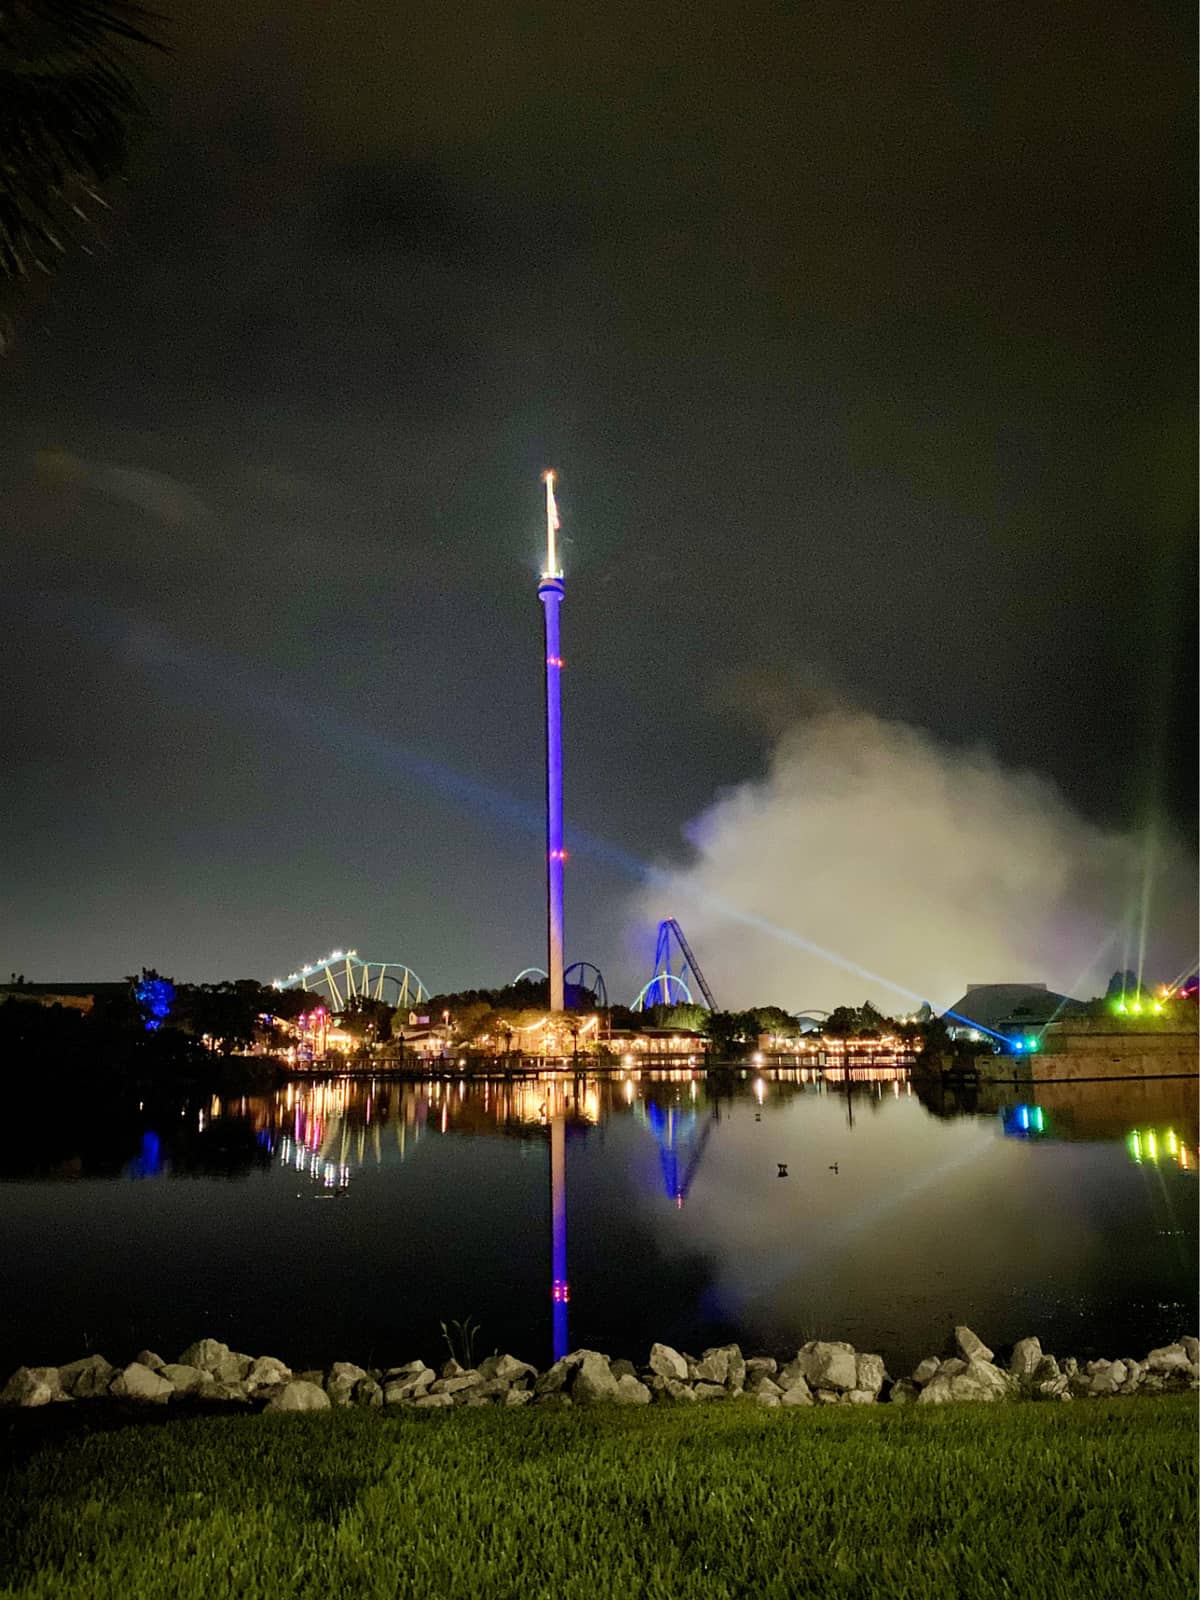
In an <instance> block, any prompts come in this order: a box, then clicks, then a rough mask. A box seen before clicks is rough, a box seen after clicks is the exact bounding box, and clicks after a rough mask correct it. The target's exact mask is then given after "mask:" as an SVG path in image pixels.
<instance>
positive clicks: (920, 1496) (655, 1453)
mask: <svg viewBox="0 0 1200 1600" xmlns="http://www.w3.org/2000/svg"><path fill="white" fill-rule="evenodd" d="M94 1404H95V1403H94V1402H91V1401H86V1402H83V1403H81V1404H80V1405H77V1406H74V1407H71V1408H70V1411H71V1416H70V1418H69V1419H68V1418H67V1417H66V1416H65V1415H62V1416H61V1420H60V1416H55V1417H47V1418H46V1423H45V1425H43V1426H42V1429H41V1431H40V1432H38V1431H36V1430H37V1428H38V1424H37V1422H36V1420H35V1419H36V1417H37V1415H38V1414H37V1413H22V1414H20V1415H19V1416H17V1417H16V1418H13V1419H11V1420H4V1421H0V1441H3V1443H4V1462H3V1473H4V1476H3V1480H2V1487H0V1595H3V1596H5V1597H9V1596H18V1595H19V1596H23V1597H24V1596H39V1597H40V1596H45V1597H47V1600H49V1597H51V1596H52V1597H54V1600H74V1597H79V1600H85V1597H86V1600H153V1597H158V1596H164V1597H166V1596H169V1597H171V1600H201V1597H203V1600H209V1597H212V1596H237V1597H239V1600H242V1597H244V1600H259V1597H261V1600H291V1597H293V1596H296V1597H300V1596H303V1597H305V1600H308V1597H312V1600H341V1597H343V1596H346V1597H359V1596H363V1597H366V1596H370V1597H378V1600H396V1597H398V1596H408V1595H420V1596H438V1597H440V1596H451V1597H455V1600H458V1597H462V1600H479V1597H490V1596H511V1597H513V1600H537V1597H541V1596H546V1597H548V1600H549V1597H553V1600H610V1597H616V1600H624V1597H630V1600H632V1597H635V1596H636V1597H637V1600H667V1597H671V1600H675V1597H679V1600H684V1597H692V1596H695V1597H697V1600H700V1597H703V1600H724V1597H727V1596H739V1597H740V1596H745V1597H747V1600H750V1597H753V1600H776V1597H777V1600H784V1597H787V1600H793V1597H797V1596H808V1595H845V1596H853V1597H855V1600H858V1597H864V1600H866V1597H875V1596H878V1597H880V1600H884V1597H886V1600H909V1597H911V1600H941V1597H945V1600H971V1597H975V1596H993V1595H995V1596H1011V1597H1013V1600H1043V1597H1044V1600H1067V1597H1072V1596H1081V1597H1086V1600H1103V1597H1107V1596H1113V1597H1114V1600H1115V1597H1118V1596H1119V1597H1121V1600H1126V1597H1129V1600H1157V1597H1162V1600H1168V1597H1169V1600H1192V1597H1194V1596H1195V1594H1196V1592H1197V1571H1196V1499H1195V1491H1196V1442H1197V1426H1196V1423H1197V1408H1196V1401H1195V1398H1194V1396H1164V1397H1162V1398H1158V1399H1149V1398H1147V1399H1141V1400H1132V1401H1130V1400H1125V1401H1087V1402H1076V1403H1075V1404H1074V1405H1047V1404H1041V1405H1032V1404H1024V1405H1021V1404H1017V1405H1007V1406H974V1405H971V1406H968V1405H954V1406H938V1407H925V1406H920V1407H918V1406H905V1407H896V1408H895V1409H892V1408H890V1407H879V1408H865V1407H864V1408H862V1409H850V1408H842V1407H837V1408H828V1409H820V1410H815V1411H802V1412H792V1413H780V1412H778V1411H766V1410H760V1409H758V1408H756V1407H754V1406H753V1405H751V1404H748V1403H747V1404H742V1403H733V1404H724V1405H713V1406H706V1407H704V1408H699V1407H689V1408H687V1409H686V1410H683V1409H674V1408H670V1409H668V1408H667V1407H659V1406H656V1407H654V1408H653V1409H648V1410H615V1409H604V1410H595V1411H547V1410H542V1409H534V1408H532V1407H528V1408H526V1409H525V1410H522V1411H495V1410H470V1411H455V1412H450V1413H449V1414H447V1413H445V1412H434V1413H432V1414H424V1415H418V1414H414V1413H387V1414H383V1415H381V1414H380V1413H378V1412H375V1413H373V1414H369V1413H368V1414H364V1413H361V1412H355V1411H337V1412H334V1413H332V1414H330V1413H318V1414H315V1415H291V1416H289V1415H279V1416H262V1417H220V1418H216V1417H210V1418H198V1419H195V1420H172V1421H169V1422H166V1423H164V1424H162V1425H150V1424H142V1425H134V1426H122V1427H119V1428H110V1429H108V1430H107V1431H101V1430H99V1429H97V1428H96V1427H95V1426H94V1425H92V1424H89V1422H88V1421H87V1417H88V1415H89V1408H90V1407H92V1406H93V1405H94ZM48 1409H49V1408H48ZM53 1409H54V1411H55V1412H57V1413H60V1414H62V1413H66V1411H67V1408H66V1407H61V1408H60V1407H55V1408H53ZM91 1415H93V1416H94V1417H95V1418H96V1420H97V1421H98V1420H99V1413H98V1412H95V1413H91Z"/></svg>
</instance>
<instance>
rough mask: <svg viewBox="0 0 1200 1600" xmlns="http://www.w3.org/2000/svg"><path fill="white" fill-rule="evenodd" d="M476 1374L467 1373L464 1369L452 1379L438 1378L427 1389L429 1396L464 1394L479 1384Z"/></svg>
mask: <svg viewBox="0 0 1200 1600" xmlns="http://www.w3.org/2000/svg"><path fill="white" fill-rule="evenodd" d="M479 1381H480V1380H479V1374H478V1373H477V1372H468V1371H467V1370H466V1369H465V1368H464V1369H463V1370H462V1371H461V1372H459V1373H458V1374H457V1375H456V1376H455V1377H453V1378H439V1379H438V1380H437V1382H436V1383H434V1384H432V1385H431V1386H430V1389H429V1393H430V1394H448V1395H460V1394H465V1393H466V1391H467V1390H468V1389H473V1388H474V1387H475V1386H476V1384H478V1382H479Z"/></svg>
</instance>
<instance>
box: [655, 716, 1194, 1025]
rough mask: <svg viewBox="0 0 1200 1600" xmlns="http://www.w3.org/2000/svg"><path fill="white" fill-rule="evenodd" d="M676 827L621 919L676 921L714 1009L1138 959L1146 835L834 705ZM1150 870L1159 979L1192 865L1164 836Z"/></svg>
mask: <svg viewBox="0 0 1200 1600" xmlns="http://www.w3.org/2000/svg"><path fill="white" fill-rule="evenodd" d="M686 832H687V837H688V839H689V841H690V843H691V845H692V847H693V860H692V861H691V862H690V864H688V865H686V866H684V867H682V868H679V869H677V870H673V871H668V872H667V873H666V874H665V878H666V881H665V883H664V881H663V879H662V878H661V877H660V879H659V880H658V881H657V882H656V883H655V885H654V887H653V888H647V889H645V890H643V891H641V892H640V893H639V896H638V901H637V906H636V914H637V917H638V920H639V922H640V923H641V924H642V925H643V926H644V925H645V923H646V922H647V921H650V920H654V919H658V918H660V917H663V916H668V915H674V916H677V917H678V918H679V920H680V921H681V923H682V924H683V927H684V931H685V933H686V934H687V935H688V938H689V940H690V942H691V944H692V946H693V948H694V949H695V951H696V954H697V957H698V959H699V960H700V962H701V964H702V966H703V967H704V969H705V973H706V976H707V977H708V979H709V982H710V984H711V986H712V988H713V990H714V993H715V997H716V1000H717V1004H718V1005H720V1006H722V1007H734V1008H736V1007H741V1006H746V1005H751V1004H761V1003H778V1004H781V1005H784V1006H786V1007H788V1008H789V1009H792V1010H796V1009H799V1008H801V1007H808V1006H822V1007H825V1008H832V1007H833V1006H835V1005H840V1004H857V1003H860V1002H861V1001H862V1000H864V999H870V1000H871V1001H872V1002H873V1003H874V1004H876V1005H878V1006H880V1007H881V1008H883V1009H886V1010H889V1011H892V1012H895V1011H898V1010H904V1009H908V1007H909V1005H910V1003H911V1002H912V1001H914V1000H917V999H921V998H928V999H929V1000H930V1001H932V1002H933V1004H934V1005H935V1006H946V1005H952V1004H953V1003H954V1001H955V1000H956V999H957V998H958V997H959V996H960V995H961V994H962V993H963V991H964V990H965V989H966V988H967V986H968V984H969V983H976V982H978V983H987V982H993V983H1002V982H1019V981H1023V980H1032V981H1038V980H1041V981H1045V982H1046V983H1047V984H1048V985H1049V987H1050V988H1052V989H1057V990H1060V991H1062V992H1064V993H1068V994H1073V995H1077V996H1082V997H1087V996H1090V995H1093V994H1096V993H1103V992H1104V987H1105V984H1106V983H1107V980H1108V977H1109V975H1110V973H1112V972H1113V970H1114V969H1115V968H1117V967H1120V966H1124V965H1130V966H1132V967H1134V968H1135V969H1136V967H1137V964H1138V943H1139V924H1140V910H1141V900H1142V891H1143V877H1144V861H1145V859H1146V852H1145V849H1144V845H1143V842H1142V841H1140V840H1137V839H1134V838H1132V837H1130V836H1125V835H1120V834H1116V833H1113V832H1110V831H1106V830H1104V829H1101V828H1099V827H1097V826H1096V825H1095V824H1093V823H1090V822H1087V821H1085V820H1084V818H1082V817H1081V816H1079V815H1078V813H1076V812H1075V811H1074V810H1073V809H1072V808H1071V807H1070V806H1069V805H1068V803H1067V802H1066V800H1065V799H1064V798H1063V797H1062V795H1061V794H1060V793H1059V792H1058V790H1057V789H1055V787H1054V786H1053V785H1052V784H1051V783H1049V782H1048V781H1047V780H1045V779H1044V778H1041V777H1038V776H1036V775H1034V774H1032V773H1028V772H1015V771H1010V770H1006V769H1005V768H1003V767H1002V766H1000V765H999V763H998V762H997V761H996V760H995V759H994V758H993V757H991V756H990V755H988V754H987V753H986V752H983V751H980V750H962V749H954V748H951V747H949V746H945V745H941V744H939V743H937V742H936V741H935V740H934V739H932V738H931V737H930V736H928V735H926V734H924V733H922V732H920V731H918V730H916V729H914V728H911V727H907V726H904V725H903V724H899V723H888V722H883V721H881V720H879V719H878V718H875V717H872V716H869V715H867V714H864V713H855V712H847V711H845V710H837V711H829V712H826V713H825V714H823V715H819V716H817V717H815V718H813V719H812V720H811V721H808V722H806V723H804V724H803V725H801V726H797V727H794V728H792V729H790V730H789V731H788V732H786V733H784V734H783V735H782V736H781V738H780V739H779V741H778V743H777V745H776V747H775V750H774V752H773V755H772V758H771V762H770V766H769V769H768V771H767V774H766V776H765V777H764V778H763V779H761V780H758V781H754V782H750V783H745V784H743V785H741V786H740V787H739V788H737V789H734V790H733V791H731V792H729V793H727V794H725V795H724V796H722V797H721V798H719V799H718V800H717V801H716V802H715V803H714V804H713V805H712V806H711V807H710V808H709V809H708V810H707V811H706V812H704V814H703V815H702V816H700V817H699V818H698V819H697V820H696V821H695V822H693V823H692V824H691V825H690V826H689V827H688V829H687V830H686ZM1153 863H1154V865H1153V880H1152V882H1151V885H1150V900H1149V906H1150V914H1149V918H1148V929H1149V932H1148V937H1147V943H1146V954H1145V972H1146V977H1147V980H1150V979H1155V980H1158V979H1164V980H1165V979H1168V978H1172V977H1174V976H1175V974H1176V972H1177V971H1178V969H1179V968H1180V967H1181V966H1182V965H1183V964H1184V963H1185V962H1186V961H1188V960H1189V958H1193V957H1194V949H1195V942H1196V941H1195V916H1194V907H1195V882H1196V867H1195V863H1194V861H1191V860H1190V859H1188V858H1187V857H1185V855H1184V853H1183V852H1182V851H1181V850H1180V849H1178V848H1177V847H1174V846H1166V845H1164V843H1163V842H1162V841H1161V840H1160V841H1159V843H1158V845H1157V848H1156V850H1155V851H1154V852H1153ZM806 944H807V945H809V946H817V947H820V948H819V950H814V949H812V948H805V946H806ZM822 951H824V952H830V953H831V954H830V955H826V954H822V953H821V952H822ZM838 958H841V959H838Z"/></svg>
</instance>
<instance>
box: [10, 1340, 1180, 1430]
mask: <svg viewBox="0 0 1200 1600" xmlns="http://www.w3.org/2000/svg"><path fill="white" fill-rule="evenodd" d="M953 1349H954V1352H955V1353H954V1354H953V1355H950V1356H945V1357H938V1356H927V1357H926V1358H925V1359H924V1360H923V1361H921V1362H919V1363H918V1365H917V1366H916V1368H915V1369H914V1370H913V1371H912V1373H910V1374H909V1375H908V1376H907V1377H903V1378H898V1379H893V1378H891V1377H890V1376H889V1375H888V1372H887V1369H886V1367H885V1365H884V1361H883V1357H882V1356H878V1355H869V1354H865V1353H864V1352H862V1351H858V1350H855V1349H854V1347H853V1345H849V1344H845V1343H843V1342H841V1341H839V1340H827V1339H812V1340H809V1342H808V1343H807V1344H804V1345H802V1346H801V1347H800V1349H799V1350H798V1351H797V1352H796V1354H795V1356H794V1357H793V1358H792V1359H791V1360H790V1361H788V1362H785V1363H782V1364H781V1363H780V1362H778V1361H776V1360H775V1358H774V1357H773V1356H749V1357H746V1356H743V1355H742V1352H741V1350H740V1349H739V1347H738V1346H737V1345H736V1344H726V1345H718V1346H715V1347H714V1348H712V1349H710V1350H706V1351H705V1352H704V1354H703V1355H702V1356H700V1357H696V1356H690V1355H686V1354H683V1353H681V1352H680V1351H678V1350H673V1349H672V1348H671V1347H670V1345H665V1344H656V1345H652V1346H651V1349H650V1355H649V1358H648V1360H647V1361H646V1363H645V1365H644V1366H642V1367H636V1366H635V1365H634V1364H633V1362H631V1361H621V1360H610V1358H609V1357H608V1356H604V1355H601V1354H600V1353H599V1351H596V1350H575V1351H573V1352H572V1353H571V1354H570V1355H568V1356H564V1357H563V1358H562V1360H561V1361H556V1362H555V1363H554V1365H553V1366H552V1367H549V1368H547V1369H546V1370H545V1371H544V1372H539V1371H538V1369H537V1368H536V1367H534V1366H531V1365H530V1364H529V1362H527V1361H518V1360H517V1358H516V1357H515V1356H510V1355H492V1356H488V1358H487V1359H486V1360H485V1361H481V1362H480V1363H479V1365H478V1366H477V1367H471V1368H468V1367H463V1366H460V1365H459V1363H458V1362H457V1361H447V1362H446V1363H444V1365H442V1366H441V1367H438V1368H434V1367H430V1366H426V1364H425V1362H424V1361H408V1362H405V1363H404V1364H403V1365H402V1366H398V1367H387V1368H373V1369H371V1370H370V1371H368V1370H367V1369H366V1368H365V1367H358V1366H355V1365H354V1363H353V1362H350V1361H335V1362H334V1363H333V1365H332V1366H331V1367H329V1368H328V1369H319V1370H315V1371H308V1372H293V1371H292V1369H291V1368H290V1367H289V1366H287V1365H286V1364H285V1363H284V1362H282V1361H280V1360H278V1359H277V1358H276V1357H275V1356H258V1357H257V1358H255V1357H252V1356H248V1355H241V1354H239V1353H238V1352H236V1351H233V1350H230V1348H229V1346H228V1345H226V1344H222V1343H221V1342H220V1341H219V1340H217V1339H201V1340H199V1341H198V1343H196V1344H193V1345H189V1346H188V1348H187V1349H186V1350H185V1351H184V1352H183V1354H182V1355H181V1356H180V1357H179V1360H178V1361H170V1362H168V1361H163V1360H162V1358H161V1357H160V1356H157V1355H155V1354H154V1353H153V1351H150V1350H142V1351H140V1352H139V1354H138V1355H136V1356H135V1357H134V1359H133V1360H132V1361H131V1362H130V1363H129V1365H128V1366H126V1367H114V1366H113V1365H111V1363H109V1362H108V1361H106V1360H105V1359H104V1357H103V1356H100V1355H91V1356H84V1357H83V1358H82V1359H81V1360H79V1361H71V1362H68V1363H67V1365H66V1366H62V1367H19V1368H18V1369H17V1371H16V1372H14V1373H13V1375H12V1377H11V1378H9V1380H8V1382H7V1384H6V1385H5V1386H4V1389H3V1390H2V1391H0V1406H21V1407H30V1406H44V1405H53V1404H55V1403H58V1402H64V1401H76V1400H94V1399H101V1398H104V1397H110V1398H113V1399H119V1400H123V1401H135V1402H140V1403H142V1404H146V1405H169V1404H171V1403H173V1402H175V1403H178V1402H188V1403H191V1404H196V1403H203V1402H213V1403H222V1402H223V1403H225V1404H239V1405H242V1406H254V1407H257V1408H258V1409H260V1410H263V1411H325V1410H329V1409H330V1408H332V1407H335V1406H361V1407H366V1408H371V1407H380V1408H382V1407H386V1406H399V1407H407V1408H412V1409H414V1410H415V1409H420V1410H434V1409H437V1408H449V1407H452V1406H524V1405H541V1406H580V1405H604V1404H615V1405H634V1406H644V1405H649V1404H651V1402H656V1403H660V1404H661V1403H665V1404H672V1405H696V1404H700V1403H704V1402H707V1401H729V1400H739V1399H740V1400H744V1401H752V1402H753V1403H755V1404H757V1405H760V1406H780V1407H783V1406H813V1405H860V1406H862V1405H875V1404H879V1403H886V1404H890V1405H907V1404H917V1405H940V1404H944V1403H947V1402H954V1401H959V1400H987V1401H996V1400H1018V1399H1028V1400H1058V1401H1061V1400H1084V1399H1094V1398H1100V1397H1108V1396H1112V1395H1140V1394H1162V1393H1164V1392H1170V1391H1178V1390H1186V1389H1197V1388H1200V1341H1198V1340H1196V1339H1195V1338H1193V1337H1191V1336H1190V1335H1188V1336H1184V1337H1182V1338H1180V1339H1178V1340H1177V1341H1175V1342H1174V1343H1173V1344H1167V1345H1162V1346H1161V1347H1160V1348H1158V1349H1156V1350H1151V1351H1150V1352H1149V1353H1148V1354H1147V1355H1146V1356H1145V1357H1144V1358H1143V1359H1141V1360H1135V1359H1134V1358H1133V1357H1131V1356H1123V1357H1121V1358H1120V1359H1118V1360H1114V1361H1088V1362H1086V1363H1084V1364H1081V1363H1080V1362H1078V1361H1076V1360H1075V1359H1074V1358H1073V1357H1070V1356H1067V1357H1064V1358H1061V1359H1058V1358H1056V1357H1054V1356H1052V1355H1048V1354H1046V1353H1045V1352H1044V1351H1043V1349H1042V1346H1041V1344H1040V1342H1039V1341H1038V1340H1037V1339H1035V1338H1028V1339H1020V1340H1018V1342H1017V1343H1016V1345H1015V1346H1014V1347H1013V1350H1012V1354H1011V1356H1010V1358H1009V1360H1008V1363H1007V1365H1006V1366H1003V1367H1002V1366H1000V1365H998V1364H997V1363H996V1361H995V1359H994V1355H993V1352H992V1351H991V1350H989V1349H988V1347H987V1345H985V1344H984V1342H983V1341H982V1339H980V1338H979V1337H978V1336H977V1335H976V1334H974V1333H972V1331H971V1330H970V1328H967V1327H958V1328H955V1330H954V1341H953Z"/></svg>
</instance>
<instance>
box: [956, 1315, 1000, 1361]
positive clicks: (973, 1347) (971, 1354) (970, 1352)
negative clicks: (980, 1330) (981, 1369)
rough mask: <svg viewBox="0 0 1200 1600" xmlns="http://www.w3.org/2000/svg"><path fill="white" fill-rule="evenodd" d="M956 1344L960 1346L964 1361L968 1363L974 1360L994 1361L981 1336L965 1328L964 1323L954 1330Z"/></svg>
mask: <svg viewBox="0 0 1200 1600" xmlns="http://www.w3.org/2000/svg"><path fill="white" fill-rule="evenodd" d="M954 1342H955V1344H956V1345H957V1346H958V1348H959V1350H960V1351H961V1353H962V1356H963V1358H964V1360H966V1361H970V1360H972V1359H976V1360H979V1361H990V1360H991V1359H992V1352H991V1351H990V1350H989V1349H988V1347H987V1345H985V1344H984V1342H983V1340H982V1339H981V1338H980V1337H979V1335H978V1334H977V1333H972V1332H971V1330H970V1328H968V1327H966V1326H964V1325H963V1324H962V1323H960V1324H959V1326H958V1327H957V1328H955V1330H954Z"/></svg>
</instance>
